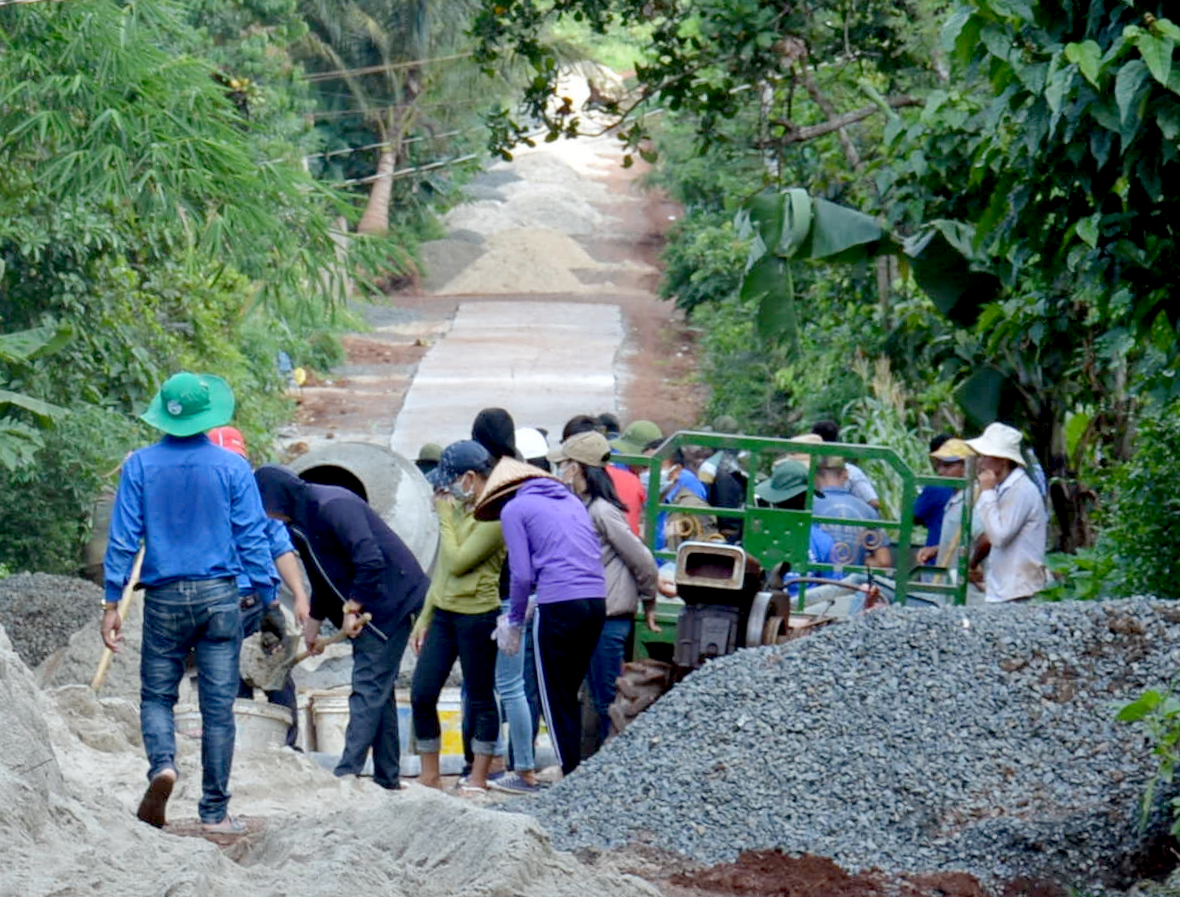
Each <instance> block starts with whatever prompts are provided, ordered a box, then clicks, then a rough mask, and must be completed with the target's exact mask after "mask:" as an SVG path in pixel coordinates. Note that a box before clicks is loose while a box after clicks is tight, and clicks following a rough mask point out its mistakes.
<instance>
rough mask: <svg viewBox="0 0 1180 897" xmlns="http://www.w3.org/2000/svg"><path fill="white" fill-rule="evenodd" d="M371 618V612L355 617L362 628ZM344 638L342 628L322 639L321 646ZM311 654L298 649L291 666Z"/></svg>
mask: <svg viewBox="0 0 1180 897" xmlns="http://www.w3.org/2000/svg"><path fill="white" fill-rule="evenodd" d="M372 619H373V615H372V614H361V615H360V616H359V617H357V620H358V621H360V624H361V627H362V628H364V627H365V626H366V625H368V622H369V621H370V620H372ZM346 638H348V635H347V634H346V633H345V632H344V630H343V629H341V630H340V631H339V632H337V633H336V634H335V635H332V636H329V637H328V638H326V639H324V641H323V647H325V648H326V647H328V645H334V644H336V643H337V642H342V641H344V639H346ZM316 641H317V643H319V640H318V639H317V640H316ZM311 656H312V654H311V652H310V651H300V652H299V653H298V654H296V655H295V659H294V660H293V661H291V666H294V665H295V664H297V663H303V661H305V660H307V658H309V657H311Z"/></svg>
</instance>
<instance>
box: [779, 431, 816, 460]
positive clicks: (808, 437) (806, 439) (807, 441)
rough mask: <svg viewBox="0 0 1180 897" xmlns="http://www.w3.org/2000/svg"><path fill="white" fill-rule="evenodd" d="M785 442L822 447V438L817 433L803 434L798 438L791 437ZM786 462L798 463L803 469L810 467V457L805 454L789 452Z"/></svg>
mask: <svg viewBox="0 0 1180 897" xmlns="http://www.w3.org/2000/svg"><path fill="white" fill-rule="evenodd" d="M787 442H798V443H800V444H801V445H823V444H824V440H823V437H822V436H820V435H819V434H818V433H803V434H802V435H800V436H792V437H791V438H790V439H788V440H787ZM786 460H788V461H798V462H799V463H800V464H802V465H804V466H805V467H809V466H811V455H810V454H808V453H807V452H790V453H788V454H787V456H786Z"/></svg>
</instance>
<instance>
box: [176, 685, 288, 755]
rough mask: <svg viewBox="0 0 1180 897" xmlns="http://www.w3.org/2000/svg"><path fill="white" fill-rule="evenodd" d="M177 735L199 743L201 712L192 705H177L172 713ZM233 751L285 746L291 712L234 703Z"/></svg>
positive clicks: (243, 701) (242, 700) (266, 705)
mask: <svg viewBox="0 0 1180 897" xmlns="http://www.w3.org/2000/svg"><path fill="white" fill-rule="evenodd" d="M172 715H173V720H174V723H175V726H176V734H177V735H180V736H182V737H185V738H192V739H194V740H200V738H201V708H200V707H198V706H196V705H194V704H178V705H177V706H176V708H175V710H174V711H173V714H172ZM234 724H235V727H236V729H237V734H236V735H235V737H234V748H235V750H243V751H252V750H265V749H266V748H268V747H271V746H278V747H282V746H283V745H284V744H286V743H287V730H288V729H290V728H291V711H290V710H288V709H287V708H286V707H280V706H279V705H277V704H269V703H260V702H258V701H250V700H247V699H245V698H238V699H237V700H236V701H234Z"/></svg>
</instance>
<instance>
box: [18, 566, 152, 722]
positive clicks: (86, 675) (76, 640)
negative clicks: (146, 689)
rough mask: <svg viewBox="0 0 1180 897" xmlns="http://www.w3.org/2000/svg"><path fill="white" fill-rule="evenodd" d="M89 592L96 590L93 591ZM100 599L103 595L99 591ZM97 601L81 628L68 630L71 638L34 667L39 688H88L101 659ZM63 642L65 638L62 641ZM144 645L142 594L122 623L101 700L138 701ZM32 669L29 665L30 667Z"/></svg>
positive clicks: (88, 604)
mask: <svg viewBox="0 0 1180 897" xmlns="http://www.w3.org/2000/svg"><path fill="white" fill-rule="evenodd" d="M92 588H97V587H93V586H92ZM98 594H99V595H100V596H101V594H102V592H101V590H99V592H98ZM98 604H99V598H98V597H96V598H95V599H94V600H93V601H89V602H87V604H86V607H87V613H86V615H85V618H84V619H83V621H82V622H81V623H80V624H79V626H80V628H76V631H75V630H74V629H71V630H70V632H72V633H73V634H72V635H69V636H68V639H69V640H68V641H66V642H65V644H64V645H63V647H60V648H58V649H57V650H56V651H54V652H53V653H52V654H50V655H49V656H48V657H46V658H45V659H44V660H43V661H42V662H41V663H40V666H38V667H37V684H38V685H39V686H41V687H42V688H50V687H53V686H58V685H89V684H90V681H91V680H92V679H93V678H94V671H95V669H97V667H98V661H99V659H100V658H101V657H102V652H103V644H102V635H101V634H100V633H99V631H98V624H99V619H100V618H101V616H102V614H100V613H99V612H98ZM63 641H65V637H63ZM142 643H143V593H142V592H140V593H139V595H138V596H137V597H136V600H135V601H134V602H132V604H131V610H130V612H129V613H128V614H127V618H126V619H125V620H124V621H123V644H122V646H121V647H120V648H119V653H118V654H117V655H116V656H115V658H114V659H113V660H112V661H111V665H110V668H109V669H108V670H107V675H106V678H105V679H104V680H103V684H102V696H103V697H104V698H105V697H119V698H127V699H129V700H133V701H136V702H138V701H139V652H140V646H141V645H142ZM30 665H31V664H30Z"/></svg>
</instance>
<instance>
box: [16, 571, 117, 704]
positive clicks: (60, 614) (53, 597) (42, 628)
mask: <svg viewBox="0 0 1180 897" xmlns="http://www.w3.org/2000/svg"><path fill="white" fill-rule="evenodd" d="M102 594H103V592H102V589H101V588H100V587H99V586H96V585H94V583H91V582H87V581H86V580H85V579H78V578H77V577H73V576H54V575H52V574H50V573H17V574H16V575H14V576H9V577H7V578H5V579H0V625H3V626H4V628H5V629H6V630H7V631H8V637H9V638H10V639H11V640H12V644H13V647H15V648H16V652H17V653H18V654H19V655H20V656H21V659H22V660H23V661H24V662H25V663H27V664H28V665H29V666H31V667H35V666H36V665H37V664H39V663H40V662H41V661H42V660H44V659H45V657H47V656H48V655H49V654H50V653H52V652H53V651H55V650H57V649H58V648H60V647H62V646H63V645H65V643H66V640H67V639H68V638H69V637H70V636H71V635H72V634H73V633H74V631H75V630H77V629H78V628H79V627H80V626H83V625H85V624H86V623H88V622H91V623H94V631H95V634H96V635H97V633H98V618H99V617H100V616H101V613H100V612H99V609H98V608H99V604H100V602H101V601H102ZM87 681H89V680H87Z"/></svg>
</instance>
